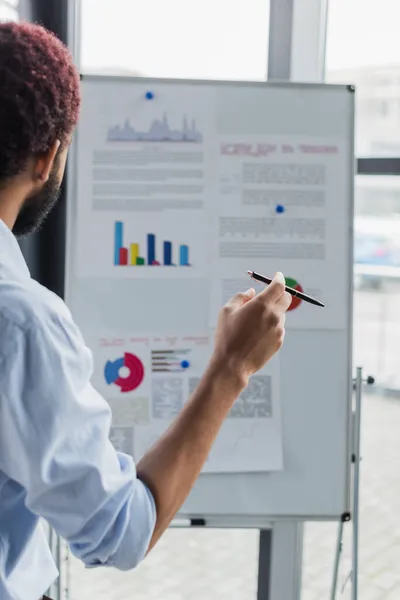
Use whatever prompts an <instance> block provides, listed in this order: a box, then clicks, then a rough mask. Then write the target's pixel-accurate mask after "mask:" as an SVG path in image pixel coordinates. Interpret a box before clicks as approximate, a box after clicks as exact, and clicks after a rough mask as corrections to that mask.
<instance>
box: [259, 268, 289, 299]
mask: <svg viewBox="0 0 400 600" xmlns="http://www.w3.org/2000/svg"><path fill="white" fill-rule="evenodd" d="M284 293H285V278H284V276H283V275H282V273H277V274H276V275H275V277H274V278H273V280H272V283H270V284H269V285H268V286H267V287H266V288H265V290H263V291H262V292H261V293H260V294H259V295H258V297H259V298H260V300H267V299H268V302H277V301H278V300H279V299H280V298H281V297H282V296H283V294H284Z"/></svg>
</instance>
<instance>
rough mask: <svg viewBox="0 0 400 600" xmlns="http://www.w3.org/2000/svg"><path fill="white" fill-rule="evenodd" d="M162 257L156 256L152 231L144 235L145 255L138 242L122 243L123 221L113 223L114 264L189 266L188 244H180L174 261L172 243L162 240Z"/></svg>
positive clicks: (123, 265)
mask: <svg viewBox="0 0 400 600" xmlns="http://www.w3.org/2000/svg"><path fill="white" fill-rule="evenodd" d="M161 249H162V259H160V260H159V259H158V258H157V240H156V235H155V234H154V233H148V234H147V236H146V248H145V255H144V253H142V250H141V247H140V245H139V244H138V243H136V242H135V243H131V244H129V246H125V245H124V223H123V222H122V221H116V222H115V224H114V265H115V266H119V267H128V266H129V267H143V266H148V267H160V266H163V267H174V266H177V265H179V266H180V267H190V266H191V265H190V262H189V246H188V245H186V244H180V245H179V249H178V253H177V256H176V257H175V260H176V262H174V244H173V243H172V241H170V240H163V241H162V246H161Z"/></svg>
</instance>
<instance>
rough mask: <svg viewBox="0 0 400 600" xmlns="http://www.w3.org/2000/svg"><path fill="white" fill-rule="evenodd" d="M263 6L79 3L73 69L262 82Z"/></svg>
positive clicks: (259, 1) (230, 0) (251, 0)
mask: <svg viewBox="0 0 400 600" xmlns="http://www.w3.org/2000/svg"><path fill="white" fill-rule="evenodd" d="M268 23H269V0H247V2H243V0H218V2H215V0H191V1H190V2H188V1H187V0H168V2H166V1H165V0H146V1H143V0H113V2H110V0H82V3H81V44H80V54H81V69H82V71H83V72H84V73H102V74H108V73H114V74H128V75H129V74H130V75H138V76H150V77H176V78H194V79H196V78H197V79H202V78H203V79H238V80H246V79H255V80H264V79H265V78H266V73H267V59H268V56H267V54H268Z"/></svg>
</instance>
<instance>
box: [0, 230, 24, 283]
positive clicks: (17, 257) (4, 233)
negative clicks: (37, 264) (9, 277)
mask: <svg viewBox="0 0 400 600" xmlns="http://www.w3.org/2000/svg"><path fill="white" fill-rule="evenodd" d="M1 264H4V265H5V266H6V267H7V266H8V267H11V269H12V271H13V272H14V273H15V274H16V275H18V276H20V277H30V273H29V269H28V266H27V264H26V262H25V259H24V257H23V254H22V251H21V248H20V247H19V244H18V242H17V239H16V238H15V236H14V234H13V233H12V231H11V230H10V229H9V228H8V227H7V225H6V224H5V223H4V221H2V220H1V219H0V265H1Z"/></svg>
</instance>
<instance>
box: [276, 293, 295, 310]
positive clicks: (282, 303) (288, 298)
mask: <svg viewBox="0 0 400 600" xmlns="http://www.w3.org/2000/svg"><path fill="white" fill-rule="evenodd" d="M292 301H293V296H292V295H291V294H289V292H284V293H283V295H282V296H281V297H280V298H279V300H278V301H277V303H276V304H277V305H278V306H279V308H281V309H282V310H283V311H284V312H286V311H287V310H288V309H289V307H290V305H291V304H292Z"/></svg>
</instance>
